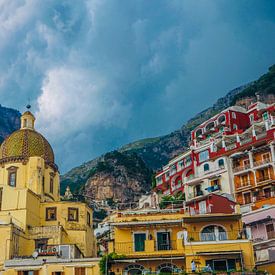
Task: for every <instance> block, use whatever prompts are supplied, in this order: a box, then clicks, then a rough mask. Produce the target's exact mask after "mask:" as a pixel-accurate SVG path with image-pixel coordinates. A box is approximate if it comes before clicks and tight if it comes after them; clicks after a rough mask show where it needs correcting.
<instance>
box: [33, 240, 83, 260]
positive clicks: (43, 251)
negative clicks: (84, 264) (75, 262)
mask: <svg viewBox="0 0 275 275" xmlns="http://www.w3.org/2000/svg"><path fill="white" fill-rule="evenodd" d="M36 251H37V252H38V255H39V256H57V257H60V258H63V259H75V258H82V257H83V255H82V253H81V251H80V250H79V248H78V247H77V246H76V245H73V244H68V245H66V244H64V245H44V246H41V247H39V248H37V249H36Z"/></svg>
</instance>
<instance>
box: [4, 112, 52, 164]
mask: <svg viewBox="0 0 275 275" xmlns="http://www.w3.org/2000/svg"><path fill="white" fill-rule="evenodd" d="M34 121H35V117H34V116H33V114H32V113H31V112H30V111H27V112H25V113H24V114H23V115H22V116H21V129H20V130H17V131H15V132H13V133H12V134H11V135H10V136H9V137H7V138H6V139H5V140H4V141H3V143H2V144H1V147H0V160H2V159H14V158H23V159H27V158H29V157H42V158H43V159H44V160H45V161H46V163H49V164H54V153H53V150H52V147H51V145H50V144H49V142H48V141H47V140H46V139H45V138H44V137H43V136H42V135H41V134H39V133H38V132H36V131H35V130H34Z"/></svg>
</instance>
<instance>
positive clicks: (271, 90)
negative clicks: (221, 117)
mask: <svg viewBox="0 0 275 275" xmlns="http://www.w3.org/2000/svg"><path fill="white" fill-rule="evenodd" d="M255 93H259V94H260V95H267V94H275V65H273V66H271V67H269V68H268V72H267V73H266V74H264V75H262V76H261V77H260V78H259V79H258V80H257V81H255V82H254V83H253V84H251V85H250V86H249V87H247V88H246V89H244V90H243V91H242V92H241V93H239V94H237V95H235V96H234V98H233V100H232V104H235V103H236V101H238V100H239V99H242V98H245V97H253V96H255Z"/></svg>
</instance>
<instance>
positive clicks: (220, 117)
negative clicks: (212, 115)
mask: <svg viewBox="0 0 275 275" xmlns="http://www.w3.org/2000/svg"><path fill="white" fill-rule="evenodd" d="M223 122H225V115H221V116H219V118H218V123H219V124H222V123H223Z"/></svg>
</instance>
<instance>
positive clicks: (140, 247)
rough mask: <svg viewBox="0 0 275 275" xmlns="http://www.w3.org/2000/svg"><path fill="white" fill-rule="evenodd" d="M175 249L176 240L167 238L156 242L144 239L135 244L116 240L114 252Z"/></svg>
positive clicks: (128, 252)
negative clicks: (164, 240)
mask: <svg viewBox="0 0 275 275" xmlns="http://www.w3.org/2000/svg"><path fill="white" fill-rule="evenodd" d="M171 250H177V241H176V240H167V242H157V241H154V240H145V241H144V242H139V243H138V244H137V245H135V244H134V242H116V243H115V252H116V253H119V254H125V255H127V254H133V253H134V254H135V253H142V252H149V251H150V252H157V251H171Z"/></svg>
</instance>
